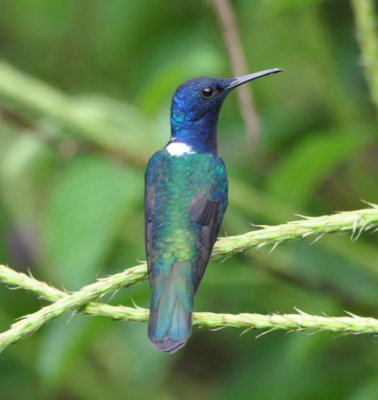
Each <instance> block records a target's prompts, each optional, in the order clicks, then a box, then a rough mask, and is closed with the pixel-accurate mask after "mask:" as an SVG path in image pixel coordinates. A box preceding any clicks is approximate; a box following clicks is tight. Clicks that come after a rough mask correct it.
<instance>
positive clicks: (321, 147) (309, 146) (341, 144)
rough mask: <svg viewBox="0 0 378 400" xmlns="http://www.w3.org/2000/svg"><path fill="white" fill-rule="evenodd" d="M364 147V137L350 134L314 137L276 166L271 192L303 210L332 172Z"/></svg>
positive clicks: (305, 141) (270, 187) (303, 142)
mask: <svg viewBox="0 0 378 400" xmlns="http://www.w3.org/2000/svg"><path fill="white" fill-rule="evenodd" d="M364 143H366V140H364V139H363V138H362V137H361V136H358V135H356V134H354V133H352V132H348V131H341V132H334V133H333V132H328V133H327V135H324V132H320V133H316V134H312V135H311V136H309V137H307V138H305V139H303V140H302V141H301V142H300V143H299V144H298V145H297V146H296V147H295V148H293V149H292V150H291V151H290V152H289V153H288V154H287V155H286V156H285V157H283V158H282V159H281V160H280V162H278V163H277V164H276V166H275V167H274V169H273V171H271V172H270V173H269V178H268V180H267V188H268V190H269V191H270V193H271V194H273V195H275V196H277V197H278V198H281V199H283V200H284V201H285V202H287V203H290V204H293V205H295V206H297V207H298V208H300V207H302V206H303V204H304V203H305V202H306V201H307V200H308V199H309V198H310V196H311V194H312V193H313V191H314V190H315V188H316V186H317V185H318V184H319V183H320V182H321V181H322V180H323V179H324V177H326V176H327V175H328V174H329V173H330V171H331V170H332V168H334V167H335V166H336V165H337V164H339V163H340V162H342V161H343V160H344V159H345V158H347V157H348V156H350V155H351V154H352V153H353V152H355V151H356V150H357V149H358V148H359V147H361V146H362V145H363V144H364Z"/></svg>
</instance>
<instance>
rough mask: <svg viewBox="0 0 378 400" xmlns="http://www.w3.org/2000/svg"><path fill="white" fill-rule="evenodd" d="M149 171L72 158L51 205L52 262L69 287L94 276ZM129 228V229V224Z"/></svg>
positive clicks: (48, 224) (48, 240) (48, 235)
mask: <svg viewBox="0 0 378 400" xmlns="http://www.w3.org/2000/svg"><path fill="white" fill-rule="evenodd" d="M142 183H143V177H142V174H141V173H138V172H136V171H135V170H134V169H131V168H130V167H127V168H126V167H123V168H120V167H118V166H116V165H113V164H112V163H111V162H109V161H106V160H103V159H101V158H97V157H79V158H77V159H76V160H73V161H72V162H70V164H69V165H68V166H67V167H66V168H65V169H64V171H63V172H62V174H61V175H60V176H59V177H58V178H57V182H56V184H55V186H54V187H53V189H52V191H51V196H50V198H49V199H48V203H47V208H46V220H45V229H44V233H45V241H46V245H47V253H48V254H47V255H48V257H47V265H49V268H53V269H54V274H56V275H57V277H56V279H57V281H58V282H59V281H62V282H63V283H64V285H66V287H67V288H69V289H71V290H72V289H75V288H79V287H80V286H82V285H83V284H86V283H88V282H90V281H91V280H93V278H94V276H95V275H97V274H98V273H99V272H100V271H99V268H100V266H101V265H103V264H104V260H105V258H106V256H107V255H108V254H109V252H110V251H111V248H112V244H113V240H114V237H115V235H116V233H117V231H118V230H119V229H121V227H122V223H123V221H125V217H126V216H127V214H128V213H130V212H131V210H132V209H133V206H134V205H135V204H136V203H137V202H140V201H141V199H142V195H143V189H142ZM123 229H126V227H124V228H123Z"/></svg>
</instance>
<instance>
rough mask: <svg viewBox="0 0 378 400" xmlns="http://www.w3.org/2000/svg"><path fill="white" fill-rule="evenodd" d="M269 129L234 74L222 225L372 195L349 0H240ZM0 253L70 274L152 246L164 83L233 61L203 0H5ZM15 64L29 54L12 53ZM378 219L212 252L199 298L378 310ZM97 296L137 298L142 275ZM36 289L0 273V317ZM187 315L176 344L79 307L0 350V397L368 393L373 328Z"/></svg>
mask: <svg viewBox="0 0 378 400" xmlns="http://www.w3.org/2000/svg"><path fill="white" fill-rule="evenodd" d="M233 5H234V8H235V13H236V16H237V19H238V24H239V29H240V34H241V41H242V44H243V47H244V50H245V53H246V57H247V61H248V66H249V67H248V68H249V72H255V71H259V70H262V69H268V68H273V67H280V68H284V69H285V72H282V73H280V74H277V75H274V76H271V77H267V78H264V79H261V80H258V81H256V82H254V83H253V84H252V85H250V87H251V88H252V89H253V93H254V97H255V102H256V109H257V112H258V114H259V116H260V118H261V137H260V140H259V143H258V144H257V145H256V146H253V148H252V146H251V145H250V144H249V142H248V140H247V136H246V128H245V125H244V123H243V119H242V117H241V115H240V111H239V108H238V103H237V96H236V94H235V93H234V94H232V95H230V96H229V98H228V99H227V101H226V102H225V104H224V107H223V110H222V114H221V118H220V124H219V135H218V136H219V139H218V141H219V153H220V155H221V156H222V158H223V159H224V160H225V163H226V165H227V169H228V173H229V177H230V205H229V208H228V211H227V214H226V217H225V220H224V223H223V227H222V230H221V231H222V234H223V233H227V234H228V235H236V234H241V233H244V232H247V231H249V230H251V229H252V227H251V223H254V224H278V223H283V222H286V221H288V220H291V219H294V218H297V217H295V216H294V214H304V215H312V216H316V215H322V214H329V213H332V212H335V211H341V210H345V211H346V210H353V209H359V208H365V207H366V205H364V204H363V203H362V202H361V199H362V200H366V201H371V202H374V201H375V202H377V178H378V173H377V170H378V161H377V159H378V158H377V150H378V146H377V136H376V133H377V126H376V110H375V108H374V106H373V104H372V102H371V100H370V95H369V90H368V85H367V83H366V81H365V79H364V76H363V72H364V71H363V68H362V63H361V56H360V49H359V46H358V42H357V40H356V33H355V28H354V19H353V13H352V9H351V7H350V3H349V2H347V1H345V0H328V1H320V0H258V1H251V0H239V1H234V2H233ZM0 6H1V12H0V57H1V62H0V112H1V114H0V116H1V119H0V263H3V264H8V265H9V266H11V267H13V268H15V269H16V270H18V271H30V273H31V274H32V275H33V276H35V277H36V278H37V279H39V280H44V281H46V282H49V283H51V284H53V285H55V286H57V287H60V288H65V289H67V290H76V289H78V288H80V287H81V286H83V285H85V284H87V283H91V282H93V281H94V280H95V279H96V277H100V276H104V275H107V274H112V273H116V272H119V271H121V270H122V269H124V268H127V267H131V266H134V265H136V264H137V263H138V262H139V261H140V260H144V259H145V255H144V244H143V240H144V239H143V173H144V167H145V164H146V161H147V160H148V157H149V156H150V155H151V154H152V153H153V152H154V151H155V150H157V149H158V148H160V147H162V146H164V145H165V144H166V142H167V140H168V137H169V106H170V100H171V96H172V93H173V91H174V89H175V87H176V86H177V85H178V84H180V83H181V82H182V81H184V80H186V79H190V78H192V77H195V76H199V75H211V76H231V72H230V66H229V60H228V57H227V52H226V50H225V46H224V42H223V36H222V32H221V30H220V27H219V25H218V22H217V19H216V17H215V15H214V10H213V9H212V7H211V5H210V3H209V2H207V1H199V0H197V1H189V0H184V1H180V2H178V1H172V0H170V1H161V0H160V1H157V0H149V1H147V0H138V1H126V0H123V1H121V0H108V1H100V0H66V1H61V0H17V1H11V0H0ZM21 71H22V72H21ZM376 237H377V235H368V234H364V235H362V237H360V238H359V239H358V240H357V241H355V242H352V241H351V240H350V235H348V234H340V235H329V236H326V237H323V238H322V239H321V240H320V241H318V242H316V243H314V244H312V245H311V241H310V240H304V241H300V242H295V243H289V244H284V245H281V246H279V247H278V248H277V249H276V250H275V251H274V252H272V253H270V254H269V249H267V250H265V249H263V250H258V251H256V250H254V251H250V252H247V253H245V254H241V255H238V256H234V257H233V258H231V259H228V260H226V261H225V262H223V263H221V264H219V263H217V262H211V263H210V265H209V267H208V270H207V272H206V275H205V278H204V280H203V282H202V284H201V287H200V289H199V291H198V294H197V296H196V302H195V310H197V311H214V312H229V313H238V312H259V313H264V314H265V313H271V312H279V313H292V312H294V307H297V308H299V309H301V310H303V311H305V312H308V313H312V314H316V315H320V314H323V313H325V314H327V315H345V312H344V311H345V310H347V311H350V312H353V313H355V314H358V315H364V316H373V317H374V316H375V317H377V309H378V307H377V304H378V303H377V300H378V291H377V289H378V269H377V267H378V250H377V239H376ZM103 300H104V301H108V302H110V303H112V304H124V305H131V306H132V305H133V304H134V303H135V304H137V305H138V306H143V307H147V306H148V301H149V287H148V284H147V282H143V283H142V284H139V285H136V286H135V287H132V288H130V289H124V290H121V291H119V292H118V293H116V294H115V295H114V296H110V295H109V296H106V297H105V298H104V299H103ZM45 304H46V303H45V302H43V301H42V300H38V299H36V298H35V296H34V295H32V294H29V293H25V292H23V291H21V290H17V291H14V290H9V289H8V288H5V287H4V286H1V287H0V330H1V331H5V330H6V329H8V327H9V325H10V324H11V323H12V322H13V321H14V320H15V319H16V318H18V317H20V316H22V315H25V314H27V313H32V312H34V311H36V310H38V309H39V308H40V307H42V306H43V305H45ZM259 333H261V332H254V331H252V332H248V333H246V334H244V335H242V336H241V331H238V330H232V329H224V330H221V331H215V332H212V331H209V330H206V329H197V328H195V329H194V332H193V336H192V338H191V340H190V341H189V343H188V344H187V346H186V347H185V348H184V349H183V350H181V351H180V352H178V353H176V354H175V355H166V354H162V353H160V352H157V351H156V350H154V349H153V348H152V347H151V345H150V344H149V342H148V339H147V335H146V324H138V323H130V322H119V321H110V320H107V319H104V318H100V317H88V316H78V315H73V314H70V315H68V316H66V317H63V318H60V319H58V320H56V321H53V322H51V323H49V324H48V325H46V326H44V327H43V328H42V329H41V330H40V331H39V332H37V333H35V334H34V335H32V336H30V337H28V338H25V339H24V340H23V341H21V342H20V343H18V344H17V345H15V346H13V347H11V348H8V349H6V350H5V351H4V353H2V355H1V358H0V393H1V395H0V396H1V398H2V399H31V400H33V399H59V400H71V399H72V400H76V399H77V400H82V399H83V400H86V399H88V400H89V399H91V400H97V399H99V400H101V399H120V398H126V399H147V398H153V399H157V400H171V399H172V400H173V399H205V398H206V399H221V400H222V399H235V400H237V399H291V400H295V399H347V400H365V399H367V400H370V399H377V398H378V363H377V358H378V345H377V339H376V338H374V337H372V336H335V335H332V334H326V333H316V334H314V335H308V334H306V333H301V332H296V333H290V334H285V333H283V332H273V333H269V334H268V335H264V336H261V337H259V338H257V336H258V334H259Z"/></svg>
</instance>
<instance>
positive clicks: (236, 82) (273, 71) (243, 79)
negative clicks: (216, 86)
mask: <svg viewBox="0 0 378 400" xmlns="http://www.w3.org/2000/svg"><path fill="white" fill-rule="evenodd" d="M281 71H283V69H280V68H273V69H266V70H265V71H260V72H255V73H254V74H249V75H244V76H239V77H237V78H235V79H233V80H232V82H231V83H230V84H229V85H228V86H227V87H226V89H233V88H236V87H237V86H240V85H242V84H243V83H246V82H249V81H253V80H254V79H257V78H261V77H262V76H265V75H270V74H276V73H277V72H281Z"/></svg>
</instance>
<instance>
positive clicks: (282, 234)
mask: <svg viewBox="0 0 378 400" xmlns="http://www.w3.org/2000/svg"><path fill="white" fill-rule="evenodd" d="M304 218H305V219H302V220H297V221H292V222H289V223H287V224H282V225H278V226H267V227H264V228H263V229H259V230H256V231H252V232H248V233H245V234H243V235H239V236H230V237H225V238H220V239H219V240H218V241H217V243H216V245H215V247H214V251H213V256H217V255H218V256H219V255H221V256H228V255H232V254H235V253H238V252H241V251H244V250H247V249H249V248H252V247H261V246H264V245H267V244H272V245H273V246H276V245H277V244H279V243H282V242H285V241H289V240H295V239H300V238H305V237H307V236H314V237H316V238H317V237H319V236H320V235H323V234H326V233H332V232H340V231H349V232H352V238H354V239H357V238H358V236H359V235H360V234H361V232H363V231H366V230H368V229H373V228H375V227H377V226H378V206H376V205H374V204H371V208H367V209H363V210H357V211H348V212H340V213H338V214H333V215H326V216H321V217H314V218H312V217H304ZM146 276H147V266H146V264H141V265H138V266H136V267H133V268H129V269H126V270H125V271H123V272H121V273H119V274H115V275H112V276H108V277H106V278H101V279H99V280H98V281H97V282H96V283H93V284H91V285H87V286H85V287H83V288H82V289H81V290H79V291H77V292H75V293H68V292H65V291H62V290H59V289H57V288H55V287H52V286H50V285H48V284H46V283H45V282H40V281H38V280H36V279H34V278H32V277H30V276H27V275H25V274H23V273H19V272H16V271H14V270H12V269H11V268H9V267H6V266H4V265H0V281H1V282H3V283H5V284H7V285H10V286H13V287H17V288H22V289H26V290H28V291H31V292H33V293H36V294H37V295H38V296H40V297H42V298H44V299H46V300H48V301H51V302H53V304H51V305H49V306H46V307H43V308H41V309H40V310H39V311H37V312H35V313H33V314H30V315H26V316H24V317H23V318H22V319H21V320H19V321H17V322H16V323H14V324H13V325H12V326H11V328H10V329H9V330H7V331H5V332H3V333H1V334H0V351H1V350H3V349H4V348H5V347H7V346H8V345H10V344H13V343H16V342H17V341H18V340H20V339H21V338H22V337H24V336H26V335H28V334H31V333H33V332H34V331H36V330H37V329H39V328H40V327H41V326H42V325H44V324H45V323H47V322H48V321H50V320H51V319H53V318H57V317H59V316H60V315H62V314H63V313H65V312H68V311H72V310H74V311H76V310H80V311H83V312H85V313H87V314H92V315H100V316H104V317H108V318H112V319H125V320H131V321H140V322H144V321H147V320H148V310H145V309H142V308H132V307H124V306H111V305H108V304H103V303H96V302H94V301H95V300H96V299H99V298H101V297H102V296H103V295H104V294H106V293H109V292H111V291H114V290H117V289H120V288H122V287H125V286H130V285H133V284H135V283H138V282H140V281H142V280H143V279H145V278H146ZM193 325H196V326H203V327H208V328H222V327H233V328H245V329H253V328H259V329H270V330H275V329H285V330H302V329H310V330H324V331H330V332H344V333H354V334H358V333H378V320H376V319H374V318H362V317H357V316H354V315H351V316H348V317H326V316H313V315H308V314H305V313H303V312H300V313H299V314H285V315H278V314H272V315H260V314H237V315H232V314H214V313H209V312H203V313H193Z"/></svg>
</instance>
